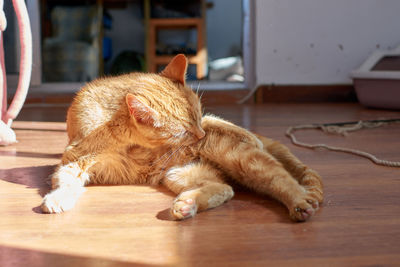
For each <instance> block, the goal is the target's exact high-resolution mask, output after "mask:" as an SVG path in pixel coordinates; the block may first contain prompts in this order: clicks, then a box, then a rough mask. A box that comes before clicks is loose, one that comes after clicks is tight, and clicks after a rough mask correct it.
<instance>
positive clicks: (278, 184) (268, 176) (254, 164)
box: [199, 119, 319, 221]
mask: <svg viewBox="0 0 400 267" xmlns="http://www.w3.org/2000/svg"><path fill="white" fill-rule="evenodd" d="M218 123H219V122H218V121H216V122H215V124H216V125H218ZM202 126H203V129H204V130H205V131H206V133H207V134H206V136H205V138H204V139H202V140H201V142H200V143H199V146H201V148H200V150H199V151H200V155H201V157H202V158H205V159H207V160H209V161H210V162H214V163H215V164H217V165H218V166H221V168H223V169H224V170H225V172H226V173H228V174H229V175H230V176H231V177H232V178H233V179H234V180H235V181H236V182H238V183H239V184H242V185H244V186H246V187H248V188H250V189H253V190H255V191H257V192H259V193H263V194H267V195H269V196H272V197H273V198H275V199H277V200H279V201H280V202H282V203H283V204H285V206H286V207H287V208H288V210H289V214H290V217H291V218H292V219H293V220H295V221H305V220H308V219H309V218H310V217H311V216H312V215H314V213H315V211H316V210H317V209H318V207H319V199H318V198H316V197H315V196H314V195H313V194H309V192H308V191H307V190H306V189H305V187H304V186H302V185H300V184H299V182H298V181H297V180H296V179H295V178H294V177H293V176H292V175H291V174H290V173H289V172H288V171H287V170H286V169H285V168H284V166H283V164H282V163H281V162H279V161H278V160H277V159H276V158H275V157H274V156H272V155H271V153H269V152H268V151H266V150H264V149H263V145H261V147H260V146H259V145H257V143H254V142H250V141H251V140H250V141H248V140H246V139H243V136H246V135H245V134H247V131H246V130H245V129H242V128H240V127H236V128H235V127H230V128H223V129H222V130H220V129H219V128H218V127H214V122H213V120H212V119H208V120H207V123H206V124H204V125H202ZM247 135H248V134H247Z"/></svg>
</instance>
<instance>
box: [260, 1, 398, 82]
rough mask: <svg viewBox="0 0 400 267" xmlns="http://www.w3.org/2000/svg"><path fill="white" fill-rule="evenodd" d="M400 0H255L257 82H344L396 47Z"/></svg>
mask: <svg viewBox="0 0 400 267" xmlns="http://www.w3.org/2000/svg"><path fill="white" fill-rule="evenodd" d="M399 12H400V1H399V0H296V1H293V0H256V62H255V64H256V75H257V84H259V85H260V84H287V85H290V84H308V85H310V84H347V83H351V80H350V79H349V72H350V71H351V70H353V69H354V68H357V67H358V66H359V65H360V64H361V63H362V62H363V61H364V60H365V59H366V57H368V56H369V54H370V53H371V52H373V51H374V50H375V49H377V48H378V47H379V48H381V49H387V48H393V47H395V46H397V45H398V44H400V31H399V25H400V14H399Z"/></svg>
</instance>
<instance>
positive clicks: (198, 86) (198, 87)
mask: <svg viewBox="0 0 400 267" xmlns="http://www.w3.org/2000/svg"><path fill="white" fill-rule="evenodd" d="M199 89H200V83H199V84H198V85H197V90H196V95H199Z"/></svg>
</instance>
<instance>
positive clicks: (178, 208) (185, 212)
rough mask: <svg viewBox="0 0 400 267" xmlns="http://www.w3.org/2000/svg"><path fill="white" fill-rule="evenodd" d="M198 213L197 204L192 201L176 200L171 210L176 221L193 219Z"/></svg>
mask: <svg viewBox="0 0 400 267" xmlns="http://www.w3.org/2000/svg"><path fill="white" fill-rule="evenodd" d="M196 213H197V205H196V202H195V201H194V200H193V199H191V198H188V199H185V200H183V199H178V198H177V199H176V200H175V201H174V204H173V206H172V209H171V214H172V216H173V217H174V218H175V219H176V220H183V219H186V218H190V217H193V216H194V215H196Z"/></svg>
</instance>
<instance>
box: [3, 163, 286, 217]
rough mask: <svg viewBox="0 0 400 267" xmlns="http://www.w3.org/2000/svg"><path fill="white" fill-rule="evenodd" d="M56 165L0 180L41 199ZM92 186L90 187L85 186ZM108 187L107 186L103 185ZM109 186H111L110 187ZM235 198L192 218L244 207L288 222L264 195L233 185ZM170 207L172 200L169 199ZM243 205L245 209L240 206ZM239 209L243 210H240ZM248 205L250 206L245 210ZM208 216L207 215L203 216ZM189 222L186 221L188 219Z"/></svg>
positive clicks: (16, 171)
mask: <svg viewBox="0 0 400 267" xmlns="http://www.w3.org/2000/svg"><path fill="white" fill-rule="evenodd" d="M56 166H57V165H44V166H32V167H21V168H12V169H0V180H3V181H6V182H10V183H14V184H21V185H25V186H26V187H27V188H36V189H37V190H38V191H37V192H38V194H39V195H40V196H41V197H44V196H45V195H46V194H47V193H48V192H49V191H50V189H51V179H50V175H51V174H52V173H53V172H54V170H55V168H56ZM90 186H93V185H89V187H90ZM104 186H108V185H104ZM110 186H111V185H110ZM152 188H154V189H156V190H157V191H158V192H160V193H162V194H165V195H168V196H171V198H175V197H176V195H175V194H174V193H173V192H171V191H169V190H168V189H167V188H165V187H162V186H152ZM234 191H235V196H234V198H233V199H232V200H230V201H229V202H228V203H225V204H223V205H222V206H221V207H217V208H216V209H212V210H208V211H205V212H201V213H199V214H197V215H196V217H200V218H202V217H207V216H215V213H214V212H213V210H215V212H218V213H221V212H223V211H224V210H225V211H226V212H228V211H229V212H232V213H236V212H243V211H244V210H245V209H247V208H250V209H251V208H252V207H251V206H253V207H254V205H258V206H262V207H263V209H265V210H268V212H272V213H273V214H278V215H279V217H280V219H279V222H283V223H291V221H290V219H289V217H288V215H287V210H286V208H285V206H284V205H282V204H280V203H279V202H277V201H275V200H273V199H272V198H269V197H268V196H263V195H259V194H256V193H254V192H251V191H250V190H247V189H245V188H243V187H240V186H237V185H235V186H234ZM230 202H235V203H236V204H234V205H230V204H229V203H230ZM238 202H240V203H245V204H241V205H237V203H238ZM171 205H172V200H171ZM243 205H245V206H243ZM242 206H243V207H242ZM247 206H250V207H247ZM32 211H33V212H35V213H42V210H41V208H40V206H37V207H34V208H32ZM206 214H208V215H206ZM155 217H156V218H157V219H158V220H162V221H173V220H174V219H173V218H172V217H171V215H170V209H169V208H168V209H164V210H162V211H159V212H158V213H157V214H156V216H155ZM189 220H190V219H189Z"/></svg>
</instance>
